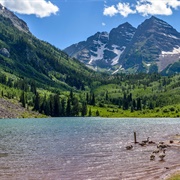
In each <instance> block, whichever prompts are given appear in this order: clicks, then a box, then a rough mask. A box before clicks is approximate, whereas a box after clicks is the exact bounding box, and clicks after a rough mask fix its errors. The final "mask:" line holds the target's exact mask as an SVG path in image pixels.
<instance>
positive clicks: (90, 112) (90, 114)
mask: <svg viewBox="0 0 180 180" xmlns="http://www.w3.org/2000/svg"><path fill="white" fill-rule="evenodd" d="M88 116H89V117H91V116H92V111H91V108H89V115H88Z"/></svg>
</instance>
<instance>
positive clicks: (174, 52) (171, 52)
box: [160, 47, 180, 56]
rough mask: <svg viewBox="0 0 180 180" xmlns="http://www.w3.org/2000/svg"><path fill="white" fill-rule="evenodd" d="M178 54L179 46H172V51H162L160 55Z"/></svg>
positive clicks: (179, 51)
mask: <svg viewBox="0 0 180 180" xmlns="http://www.w3.org/2000/svg"><path fill="white" fill-rule="evenodd" d="M174 54H180V47H176V48H174V49H173V50H172V51H162V52H161V55H160V56H166V55H174Z"/></svg>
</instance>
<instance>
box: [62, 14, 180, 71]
mask: <svg viewBox="0 0 180 180" xmlns="http://www.w3.org/2000/svg"><path fill="white" fill-rule="evenodd" d="M97 37H101V38H99V39H98V38H97ZM102 37H104V38H103V40H101V39H102ZM89 40H91V43H90V42H89ZM64 51H65V52H66V53H67V54H69V55H70V56H72V57H75V58H77V59H79V60H80V61H81V62H83V63H85V64H86V65H87V66H89V65H91V66H93V67H94V68H95V67H96V68H95V69H96V70H98V69H99V68H100V69H101V70H102V69H104V70H106V71H110V72H111V73H116V72H128V73H136V72H146V73H149V72H165V73H167V71H169V68H171V66H172V65H173V64H174V63H176V66H177V65H178V68H175V69H176V71H177V69H178V72H180V68H179V67H180V64H177V62H179V60H180V33H179V32H177V31H176V30H175V29H174V28H173V27H172V26H171V25H169V24H168V23H166V22H165V21H163V20H161V19H158V18H156V17H154V16H152V17H151V18H149V19H146V20H145V21H144V22H143V23H142V24H140V25H139V26H138V27H137V29H136V28H134V27H133V26H132V25H130V24H129V23H125V24H122V25H120V26H118V27H117V28H114V29H112V30H111V31H110V33H107V32H102V33H100V32H98V33H97V34H95V35H94V36H91V37H89V38H88V39H87V40H86V41H83V42H79V43H77V44H74V45H71V46H69V47H67V48H66V49H65V50H64ZM172 71H174V69H173V70H172Z"/></svg>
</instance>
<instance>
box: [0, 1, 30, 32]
mask: <svg viewBox="0 0 180 180" xmlns="http://www.w3.org/2000/svg"><path fill="white" fill-rule="evenodd" d="M0 15H2V16H3V17H5V18H8V19H9V20H10V21H11V22H12V23H13V25H14V26H15V27H16V28H18V29H19V30H20V31H23V32H25V33H30V31H29V28H28V26H27V24H26V23H25V22H24V21H23V20H21V19H19V18H18V17H17V16H16V15H15V14H14V13H13V12H11V11H9V10H8V9H7V8H6V7H4V6H2V5H1V4H0Z"/></svg>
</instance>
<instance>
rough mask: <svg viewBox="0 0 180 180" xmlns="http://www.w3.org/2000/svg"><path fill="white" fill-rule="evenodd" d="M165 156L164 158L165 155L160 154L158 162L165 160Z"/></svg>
mask: <svg viewBox="0 0 180 180" xmlns="http://www.w3.org/2000/svg"><path fill="white" fill-rule="evenodd" d="M165 156H166V154H165V153H161V154H160V155H159V158H160V161H163V160H164V158H165Z"/></svg>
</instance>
